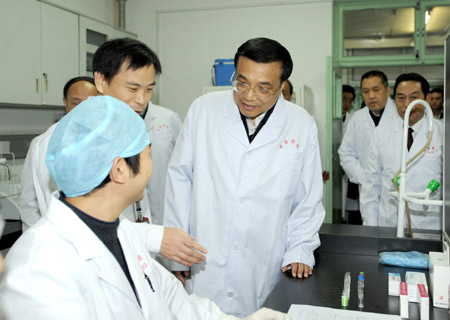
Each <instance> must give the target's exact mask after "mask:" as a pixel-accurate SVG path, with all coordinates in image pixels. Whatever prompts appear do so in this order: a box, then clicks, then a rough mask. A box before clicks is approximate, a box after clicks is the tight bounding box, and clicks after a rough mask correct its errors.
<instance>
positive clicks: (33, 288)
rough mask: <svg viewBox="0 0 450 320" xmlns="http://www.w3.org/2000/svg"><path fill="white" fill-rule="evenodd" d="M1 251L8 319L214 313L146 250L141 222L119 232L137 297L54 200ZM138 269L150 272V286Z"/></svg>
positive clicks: (107, 255)
mask: <svg viewBox="0 0 450 320" xmlns="http://www.w3.org/2000/svg"><path fill="white" fill-rule="evenodd" d="M56 197H57V193H56V194H55V198H53V199H52V200H51V202H50V206H49V211H48V214H47V215H46V216H44V217H43V218H42V219H41V220H40V221H39V222H38V223H37V224H35V225H34V226H33V228H31V229H30V230H29V231H27V232H26V233H24V234H23V235H22V236H21V237H20V238H19V239H18V240H17V242H16V243H15V244H14V246H13V247H12V248H11V250H10V251H9V253H8V255H7V257H6V267H7V272H6V275H5V279H4V281H3V285H2V287H1V303H2V305H3V308H4V310H5V312H6V315H7V319H10V320H14V319H20V320H22V319H67V320H69V319H74V320H75V319H76V320H79V319H105V320H106V319H108V320H112V319H120V320H123V319H135V320H137V319H217V318H218V317H219V316H221V315H223V313H222V312H221V311H220V309H219V308H218V307H217V306H216V305H215V304H214V303H213V302H211V301H208V300H206V299H202V298H199V297H197V296H194V295H191V296H188V295H187V293H186V291H185V290H184V288H183V286H182V285H181V282H180V281H179V280H177V279H176V278H175V277H174V276H173V275H172V274H171V273H170V272H168V271H167V270H166V269H164V268H163V267H162V266H160V265H159V264H158V263H156V262H155V261H154V260H153V259H152V258H151V257H150V255H149V254H148V253H147V249H148V248H147V246H148V245H151V244H152V240H151V239H150V238H149V237H148V232H147V230H146V228H148V225H145V224H137V223H131V222H129V221H127V220H122V221H121V222H120V225H119V227H118V238H119V241H120V244H121V246H122V249H123V253H124V256H125V259H126V262H127V265H128V269H129V271H130V274H131V278H132V280H133V283H134V285H135V287H136V291H137V295H138V296H139V300H140V304H141V306H139V304H138V301H137V298H136V295H135V294H134V292H133V289H132V287H131V285H130V283H129V282H128V280H127V277H126V276H125V273H124V272H123V270H122V268H121V267H120V265H119V263H118V262H117V260H116V259H115V258H114V256H113V255H112V253H111V252H110V251H109V250H108V249H107V247H106V246H105V245H104V244H103V242H101V240H99V238H98V237H97V236H96V235H95V234H94V233H93V232H92V231H91V229H90V228H89V227H88V226H87V225H86V224H85V223H84V222H83V221H82V220H81V219H79V218H78V216H77V215H76V214H75V213H74V212H73V211H72V210H71V209H70V208H68V207H67V206H66V205H65V204H64V203H62V202H61V201H59V199H57V198H56ZM144 273H145V274H146V275H147V276H148V277H149V278H150V281H151V283H152V286H153V288H154V292H153V291H152V290H151V288H150V285H149V283H148V281H147V280H146V278H145V276H144Z"/></svg>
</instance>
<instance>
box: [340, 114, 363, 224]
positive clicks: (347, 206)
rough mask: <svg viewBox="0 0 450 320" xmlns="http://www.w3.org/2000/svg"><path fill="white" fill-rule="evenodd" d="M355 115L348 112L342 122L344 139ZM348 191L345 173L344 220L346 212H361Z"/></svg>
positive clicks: (343, 181)
mask: <svg viewBox="0 0 450 320" xmlns="http://www.w3.org/2000/svg"><path fill="white" fill-rule="evenodd" d="M352 116H353V113H350V112H346V117H345V120H344V121H343V122H342V137H343V136H344V135H345V131H347V126H348V123H349V122H350V119H351V117H352ZM347 190H348V177H347V176H346V174H345V172H343V174H342V218H345V212H346V210H352V211H355V210H359V201H358V200H354V199H350V198H347Z"/></svg>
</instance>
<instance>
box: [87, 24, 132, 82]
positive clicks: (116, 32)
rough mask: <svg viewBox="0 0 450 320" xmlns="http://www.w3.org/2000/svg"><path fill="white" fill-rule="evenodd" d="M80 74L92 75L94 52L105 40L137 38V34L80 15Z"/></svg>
mask: <svg viewBox="0 0 450 320" xmlns="http://www.w3.org/2000/svg"><path fill="white" fill-rule="evenodd" d="M79 33H80V43H79V50H80V75H86V76H89V77H92V76H93V74H92V59H93V58H94V53H95V51H96V50H97V48H98V47H99V46H101V45H102V44H103V43H104V42H106V41H108V40H112V39H116V38H124V37H129V38H134V39H135V38H136V35H135V34H133V33H130V32H127V31H124V30H120V29H117V28H114V27H113V26H110V25H107V24H105V23H101V22H98V21H95V20H92V19H89V18H86V17H81V16H80V31H79Z"/></svg>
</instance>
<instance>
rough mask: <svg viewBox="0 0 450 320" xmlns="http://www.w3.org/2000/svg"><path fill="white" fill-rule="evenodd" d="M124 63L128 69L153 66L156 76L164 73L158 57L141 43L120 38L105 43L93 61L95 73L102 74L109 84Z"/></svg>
mask: <svg viewBox="0 0 450 320" xmlns="http://www.w3.org/2000/svg"><path fill="white" fill-rule="evenodd" d="M124 62H128V63H129V65H128V68H127V69H132V70H138V69H141V68H143V67H147V66H151V65H153V66H154V67H155V71H156V75H158V74H160V73H161V72H162V68H161V63H160V62H159V59H158V56H157V55H156V53H155V52H153V51H152V50H151V49H150V48H149V47H147V45H145V44H144V43H142V42H141V41H138V40H135V39H131V38H120V39H114V40H110V41H107V42H105V43H103V44H102V45H101V46H100V47H99V48H98V49H97V51H96V52H95V54H94V59H93V61H92V68H93V72H94V73H95V72H100V73H101V74H102V75H103V76H104V77H105V80H106V81H107V82H110V81H111V79H112V78H114V76H115V75H116V74H117V73H118V72H119V70H120V67H121V66H122V64H123V63H124Z"/></svg>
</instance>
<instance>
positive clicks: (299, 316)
mask: <svg viewBox="0 0 450 320" xmlns="http://www.w3.org/2000/svg"><path fill="white" fill-rule="evenodd" d="M288 314H289V315H290V316H292V319H293V320H394V319H395V320H400V319H401V318H400V316H394V315H391V314H381V313H372V312H363V311H354V310H340V309H333V308H325V307H316V306H308V305H303V304H293V305H291V307H290V308H289V312H288Z"/></svg>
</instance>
